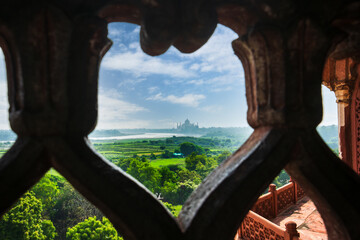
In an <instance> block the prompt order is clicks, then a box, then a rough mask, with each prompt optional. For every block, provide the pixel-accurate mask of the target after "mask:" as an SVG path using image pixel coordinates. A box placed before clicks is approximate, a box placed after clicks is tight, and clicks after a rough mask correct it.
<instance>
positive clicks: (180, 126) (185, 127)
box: [176, 119, 199, 132]
mask: <svg viewBox="0 0 360 240" xmlns="http://www.w3.org/2000/svg"><path fill="white" fill-rule="evenodd" d="M176 129H177V130H179V131H182V132H188V131H194V130H198V129H199V124H198V123H196V124H195V123H190V121H189V119H186V120H185V122H184V123H177V124H176Z"/></svg>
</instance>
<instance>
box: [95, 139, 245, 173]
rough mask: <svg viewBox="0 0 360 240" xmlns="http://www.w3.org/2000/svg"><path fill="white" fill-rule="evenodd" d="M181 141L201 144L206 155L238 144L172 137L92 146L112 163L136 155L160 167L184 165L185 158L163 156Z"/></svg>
mask: <svg viewBox="0 0 360 240" xmlns="http://www.w3.org/2000/svg"><path fill="white" fill-rule="evenodd" d="M183 142H191V143H194V144H197V145H199V146H201V147H202V148H204V149H205V151H206V155H207V156H216V155H218V154H220V153H221V152H223V151H225V150H228V151H231V152H233V151H235V150H236V149H237V147H239V146H240V145H235V141H233V142H234V143H233V142H232V141H231V140H229V139H219V138H195V137H172V138H153V139H128V140H112V141H95V142H93V147H94V148H95V149H96V151H97V152H99V153H100V154H101V155H102V156H104V157H105V158H106V159H108V160H109V161H111V162H114V163H116V162H117V161H119V160H120V159H124V158H131V157H136V156H138V157H145V158H147V159H149V160H150V163H151V166H153V167H159V168H160V167H164V166H168V165H178V166H179V167H184V166H185V158H174V157H170V158H165V157H163V154H164V153H165V151H169V152H170V153H171V154H172V153H174V152H175V150H176V149H179V146H180V144H181V143H183ZM237 144H238V143H237ZM151 154H154V155H155V156H156V159H150V155H151Z"/></svg>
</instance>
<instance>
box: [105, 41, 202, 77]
mask: <svg viewBox="0 0 360 240" xmlns="http://www.w3.org/2000/svg"><path fill="white" fill-rule="evenodd" d="M102 67H104V68H105V69H109V70H117V71H127V72H130V73H133V74H134V75H141V74H143V75H149V74H161V75H168V76H171V77H174V78H188V77H193V76H195V74H194V72H193V71H190V70H188V69H186V66H185V63H183V62H176V61H169V60H168V61H165V60H163V59H161V58H158V57H151V56H148V55H146V54H145V53H143V52H142V51H141V50H140V49H139V48H137V49H136V50H135V51H133V50H128V51H124V52H121V53H116V54H113V55H106V56H105V57H104V60H103V62H102Z"/></svg>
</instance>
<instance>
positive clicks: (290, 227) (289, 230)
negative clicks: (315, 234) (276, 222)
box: [285, 221, 300, 240]
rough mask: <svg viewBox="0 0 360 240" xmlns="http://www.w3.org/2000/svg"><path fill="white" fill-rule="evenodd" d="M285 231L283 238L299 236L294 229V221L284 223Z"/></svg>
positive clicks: (288, 239)
mask: <svg viewBox="0 0 360 240" xmlns="http://www.w3.org/2000/svg"><path fill="white" fill-rule="evenodd" d="M285 227H286V232H285V240H297V239H299V237H300V233H299V232H298V231H297V229H296V227H297V226H296V223H295V222H293V221H290V222H287V223H285Z"/></svg>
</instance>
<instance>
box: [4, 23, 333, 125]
mask: <svg viewBox="0 0 360 240" xmlns="http://www.w3.org/2000/svg"><path fill="white" fill-rule="evenodd" d="M109 38H110V39H112V41H113V46H112V48H111V49H110V50H109V52H108V53H107V54H106V55H105V57H104V58H103V61H102V64H101V69H100V74H99V117H98V124H97V128H96V129H122V128H176V123H178V122H184V120H185V119H187V118H188V119H189V120H190V121H191V122H197V123H199V127H244V126H248V124H247V122H246V111H247V106H246V99H245V81H244V71H243V68H242V65H241V62H240V60H239V59H238V58H237V57H236V56H235V55H234V53H233V50H232V48H231V42H232V41H233V40H234V39H236V38H237V35H236V34H235V33H234V32H233V31H232V30H230V29H228V28H226V27H223V26H221V25H219V26H218V27H217V29H216V31H215V33H214V34H213V36H212V37H211V39H210V40H209V41H208V43H206V44H205V45H204V46H203V47H202V48H201V49H199V50H198V51H196V52H195V53H193V54H183V53H180V52H179V51H178V50H176V49H175V48H173V47H171V48H170V49H169V50H168V51H167V52H166V53H165V54H163V55H161V56H157V57H151V56H148V55H146V54H145V53H143V52H142V50H141V48H140V45H139V27H138V26H136V25H133V24H127V23H112V24H109ZM5 80H6V75H5V65H4V56H3V55H2V53H1V54H0V114H1V115H0V129H9V124H8V113H7V110H8V102H7V95H6V94H7V93H6V81H5ZM323 105H324V118H323V119H324V120H323V122H322V123H321V125H333V124H337V109H336V99H335V95H334V93H333V92H330V91H329V90H328V89H327V88H325V87H323Z"/></svg>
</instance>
